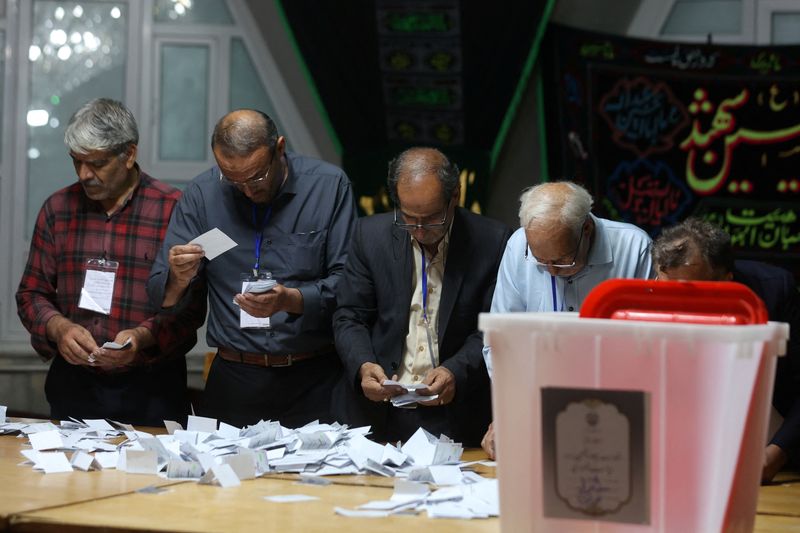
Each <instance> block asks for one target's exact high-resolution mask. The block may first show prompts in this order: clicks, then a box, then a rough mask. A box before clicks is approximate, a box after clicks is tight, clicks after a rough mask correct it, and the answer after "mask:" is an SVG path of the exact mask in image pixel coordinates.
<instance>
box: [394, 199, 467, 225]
mask: <svg viewBox="0 0 800 533" xmlns="http://www.w3.org/2000/svg"><path fill="white" fill-rule="evenodd" d="M452 201H453V200H452V199H451V200H450V201H448V202H447V205H446V206H445V208H444V215H442V220H441V221H440V222H425V223H422V224H409V223H408V222H407V218H406V215H405V214H404V213H403V212H402V211H400V217H399V218H400V219H402V222H401V221H400V220H398V216H397V208H396V207H395V208H394V225H395V226H397V227H398V228H400V229H404V230H406V231H414V230H416V229H424V230H436V229H440V228H443V227H445V226H446V225H447V214H448V211H449V210H450V202H452ZM408 218H411V217H408Z"/></svg>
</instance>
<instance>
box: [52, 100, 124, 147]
mask: <svg viewBox="0 0 800 533" xmlns="http://www.w3.org/2000/svg"><path fill="white" fill-rule="evenodd" d="M64 144H66V145H67V148H68V149H69V150H70V151H71V152H74V153H76V154H81V155H84V154H88V153H89V152H93V151H95V150H103V151H108V152H111V153H113V154H115V155H122V154H124V153H126V152H127V151H128V148H129V147H130V146H131V145H135V144H139V128H138V127H137V126H136V119H135V118H133V113H131V112H130V110H129V109H128V108H127V107H125V106H124V105H123V104H122V102H118V101H116V100H112V99H110V98H95V99H94V100H90V101H89V102H86V103H85V104H83V106H81V107H80V109H78V110H77V111H75V113H74V114H73V115H72V117H71V118H70V119H69V123H68V124H67V129H66V130H65V131H64Z"/></svg>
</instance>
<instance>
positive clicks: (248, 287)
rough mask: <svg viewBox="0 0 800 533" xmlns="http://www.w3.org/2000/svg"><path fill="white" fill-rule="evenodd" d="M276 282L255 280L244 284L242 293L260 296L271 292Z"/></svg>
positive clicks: (272, 280)
mask: <svg viewBox="0 0 800 533" xmlns="http://www.w3.org/2000/svg"><path fill="white" fill-rule="evenodd" d="M277 284H278V282H277V281H275V280H274V279H257V280H255V281H246V282H244V292H246V293H247V292H251V293H253V294H261V293H264V292H267V291H270V290H272V288H273V287H275V285H277Z"/></svg>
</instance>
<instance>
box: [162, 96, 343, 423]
mask: <svg viewBox="0 0 800 533" xmlns="http://www.w3.org/2000/svg"><path fill="white" fill-rule="evenodd" d="M211 148H212V151H213V153H214V157H215V159H216V161H217V166H215V167H213V168H211V169H209V170H207V171H206V172H204V173H202V174H200V175H199V176H197V177H196V178H195V179H194V180H192V182H191V183H189V185H188V186H187V187H186V190H185V191H184V193H183V196H182V197H181V200H180V202H179V203H178V206H177V207H176V208H175V213H174V214H173V217H172V220H170V223H169V228H168V230H167V236H166V239H165V241H164V246H163V248H162V249H161V252H160V254H159V256H158V258H157V260H156V263H155V265H154V266H153V271H152V273H151V276H150V280H149V282H148V291H149V293H150V299H151V302H153V304H155V305H159V306H163V307H165V308H174V309H181V308H183V307H185V306H187V305H189V306H190V305H193V302H192V294H191V289H192V287H195V286H200V287H208V291H209V305H210V313H209V317H208V335H207V338H208V344H209V345H210V346H214V347H216V348H217V355H216V357H215V358H214V361H213V363H212V365H211V369H210V372H209V375H208V380H207V382H206V387H205V391H204V393H203V401H202V404H201V409H200V412H201V414H203V415H206V416H210V417H214V418H217V419H221V420H223V421H225V422H227V423H229V424H233V425H235V426H239V427H241V426H244V425H249V424H255V423H257V422H258V421H259V420H260V419H265V420H266V419H272V420H279V421H280V422H281V423H282V424H283V425H285V426H291V427H297V426H301V425H303V424H306V423H308V422H311V421H313V420H316V419H320V420H326V421H327V420H330V396H331V390H332V388H333V384H334V383H335V382H336V380H337V379H338V378H339V375H340V373H341V365H340V363H339V358H338V357H337V355H336V351H335V350H334V347H333V331H332V328H331V315H332V314H333V311H334V309H335V308H336V285H337V283H338V281H339V278H340V277H341V274H342V270H343V269H344V261H345V255H346V248H347V240H348V238H349V235H350V230H351V229H352V226H353V223H354V222H355V218H356V208H355V201H354V198H353V193H352V190H351V187H350V181H349V180H348V178H347V176H346V175H345V173H344V172H343V171H342V170H341V169H339V168H337V167H335V166H333V165H331V164H329V163H325V162H323V161H319V160H317V159H312V158H310V157H306V156H302V155H299V154H294V153H291V152H288V151H287V150H286V139H285V138H284V137H283V136H279V135H278V132H277V128H276V126H275V124H274V122H273V121H272V119H270V118H269V117H268V116H267V115H265V114H264V113H261V112H260V111H256V110H252V109H240V110H237V111H233V112H231V113H229V114H227V115H225V116H224V117H222V118H221V119H220V120H219V122H218V123H217V125H216V127H215V128H214V133H213V135H212V139H211ZM215 228H218V229H219V230H221V231H222V232H224V233H225V234H226V235H228V236H229V237H230V238H232V239H233V240H234V241H235V242H236V243H238V245H237V246H235V247H234V248H233V249H231V250H229V251H227V252H225V253H224V254H222V255H220V256H218V257H216V258H213V260H209V259H211V258H210V257H209V258H206V257H205V254H204V251H203V247H202V246H200V245H197V244H189V242H190V241H192V240H193V239H194V238H195V237H198V236H200V235H202V234H204V233H206V232H207V231H209V230H212V229H215Z"/></svg>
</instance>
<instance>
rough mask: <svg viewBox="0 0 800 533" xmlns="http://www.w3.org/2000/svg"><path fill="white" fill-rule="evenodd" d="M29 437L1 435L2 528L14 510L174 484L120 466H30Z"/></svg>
mask: <svg viewBox="0 0 800 533" xmlns="http://www.w3.org/2000/svg"><path fill="white" fill-rule="evenodd" d="M26 443H27V439H21V438H17V437H13V436H9V435H3V436H0V530H5V529H7V528H8V519H9V516H10V515H12V514H17V513H22V512H25V511H31V510H35V509H44V508H47V507H58V506H62V505H65V504H72V503H79V502H84V501H88V500H95V499H98V498H106V497H108V496H117V495H120V494H126V493H130V492H133V491H135V490H137V489H140V488H142V487H146V486H148V485H171V484H174V483H175V481H173V480H167V479H161V478H159V477H158V476H146V475H129V474H126V473H125V472H118V471H117V470H104V471H97V472H75V473H63V474H44V473H42V472H35V471H34V470H33V469H32V468H31V467H30V466H19V463H21V462H23V461H24V460H25V457H23V455H22V454H21V453H20V450H22V449H25V447H24V446H23V445H24V444H26Z"/></svg>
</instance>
